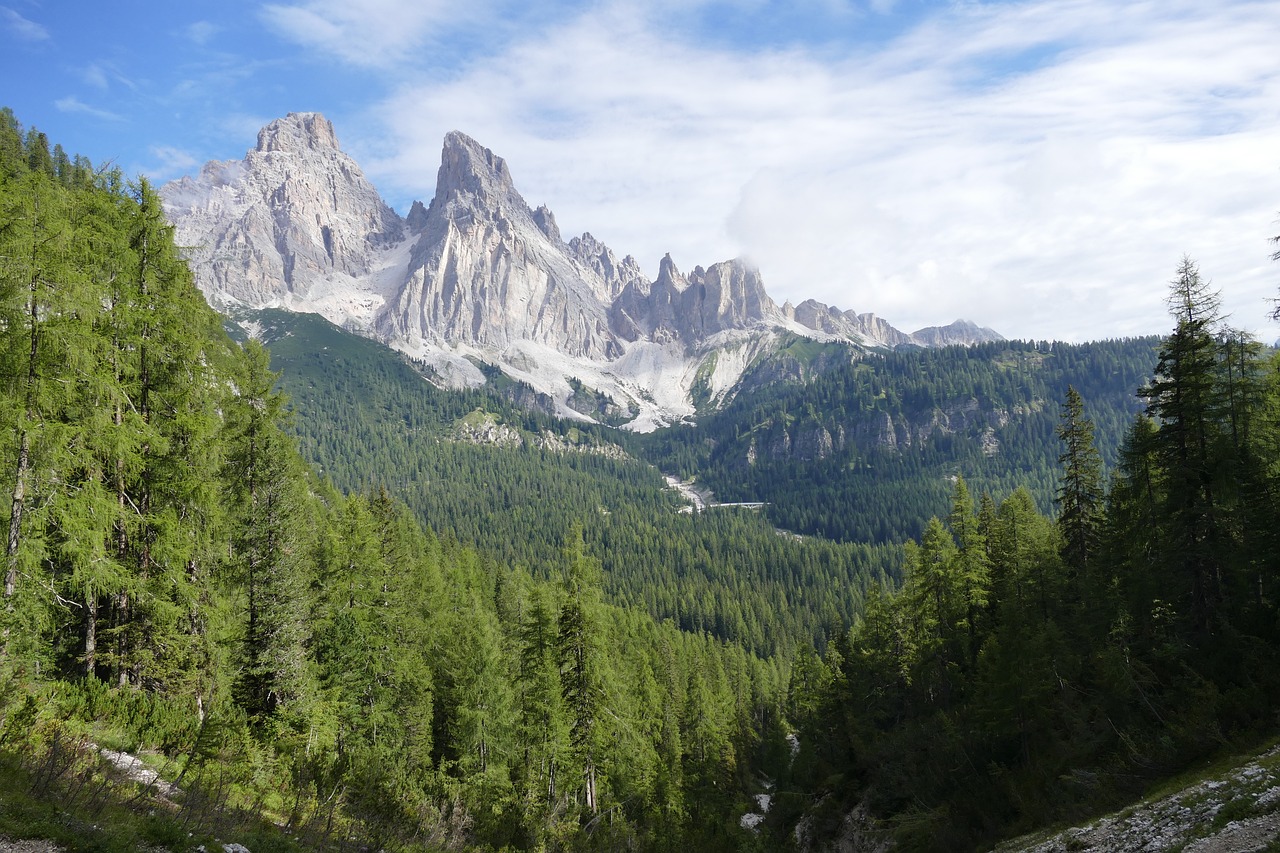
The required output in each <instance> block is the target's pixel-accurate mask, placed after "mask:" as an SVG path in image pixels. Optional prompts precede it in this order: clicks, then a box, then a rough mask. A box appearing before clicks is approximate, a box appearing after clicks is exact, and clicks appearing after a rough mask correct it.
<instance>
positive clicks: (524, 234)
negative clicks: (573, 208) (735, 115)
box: [161, 113, 1001, 431]
mask: <svg viewBox="0 0 1280 853" xmlns="http://www.w3.org/2000/svg"><path fill="white" fill-rule="evenodd" d="M161 194H162V196H163V198H164V199H165V209H166V213H167V215H168V216H169V218H170V220H171V221H172V222H173V224H174V226H175V229H176V237H177V240H178V243H179V244H180V245H183V246H185V247H187V249H186V256H187V259H188V261H189V262H190V264H191V266H192V269H193V271H194V273H195V277H196V281H197V284H198V285H199V287H200V289H201V290H202V291H203V292H204V293H205V295H206V297H207V298H208V299H209V301H210V302H211V304H213V305H215V306H216V307H219V308H220V309H222V310H223V311H224V312H228V311H233V310H234V309H235V308H238V307H239V308H252V309H260V308H267V307H280V308H285V309H287V310H293V311H304V312H311V313H317V314H320V315H322V316H324V317H325V318H326V319H329V320H330V321H332V322H335V323H337V324H339V325H341V326H343V327H345V328H349V329H352V330H354V331H357V332H360V333H362V334H365V335H368V336H371V337H374V338H376V339H378V340H379V341H381V342H383V343H384V344H387V345H388V346H391V347H393V348H394V349H398V350H400V351H402V352H404V353H406V354H407V355H410V356H411V357H413V358H415V359H416V360H418V361H420V362H422V363H424V364H426V365H428V366H429V367H430V368H431V369H432V370H433V371H434V372H435V374H436V376H437V377H438V378H439V379H440V381H441V382H443V383H444V384H449V385H454V386H475V385H479V384H482V383H483V382H484V381H485V377H484V373H483V371H481V370H480V368H479V367H478V366H477V363H488V364H492V365H496V366H497V367H499V368H500V369H501V370H502V371H503V372H505V373H506V374H508V375H509V376H511V377H512V378H514V379H517V380H519V381H523V382H526V383H528V384H529V385H531V386H532V387H533V388H534V389H535V390H537V391H538V392H539V393H542V394H545V395H547V396H548V397H549V398H551V399H552V400H553V401H554V403H555V406H556V407H557V410H558V411H559V413H560V414H562V415H565V416H568V417H576V418H580V419H584V418H585V419H588V420H590V419H591V418H590V417H589V416H588V415H585V414H583V413H582V412H580V411H578V410H576V409H575V408H574V407H573V406H572V405H570V400H571V398H572V397H573V395H574V394H575V393H576V391H575V388H577V387H579V386H585V387H586V388H588V389H590V390H591V391H592V392H593V393H594V394H596V395H598V396H601V397H602V398H607V399H608V400H609V401H611V402H612V404H613V405H614V406H615V407H616V408H617V409H619V410H624V411H632V412H634V413H635V415H636V416H635V418H634V419H633V420H632V421H631V422H630V424H628V426H629V427H630V428H632V429H636V430H640V431H645V430H648V429H652V428H655V427H659V426H663V425H666V424H670V423H673V422H677V421H680V420H688V419H691V418H692V417H693V416H694V415H695V413H696V408H697V407H696V406H695V405H694V402H693V387H694V384H695V382H698V381H702V382H703V383H704V384H706V383H707V382H709V383H710V385H709V386H708V387H706V388H705V389H704V391H705V392H707V393H708V394H709V398H710V399H711V400H712V401H714V400H718V399H722V398H723V397H725V396H726V395H728V394H731V392H732V389H733V387H734V385H735V383H737V382H738V381H739V380H740V379H741V376H742V373H743V371H744V370H745V369H746V367H747V366H748V364H750V363H751V360H752V359H754V358H758V357H760V356H761V355H763V354H765V353H767V352H768V351H769V350H770V347H771V346H773V345H774V344H775V343H776V341H777V340H778V339H779V335H782V334H786V333H791V334H799V335H802V336H804V337H808V338H813V339H817V340H823V341H830V340H837V341H843V342H846V343H848V344H849V345H851V346H852V347H855V348H859V349H864V348H882V349H889V348H893V347H897V346H926V347H927V346H943V345H947V344H953V343H961V344H972V343H978V342H982V341H987V340H999V339H1001V337H1000V336H999V335H998V334H997V333H995V332H993V331H991V330H989V329H983V328H981V327H978V326H976V325H975V324H972V323H968V322H966V321H957V322H956V323H953V324H951V325H949V326H942V327H930V328H927V329H922V330H919V331H918V332H914V333H910V334H908V333H905V332H902V331H900V330H898V329H895V328H893V327H892V326H891V325H890V324H888V323H887V322H885V321H884V320H882V319H881V318H878V317H876V316H875V315H873V314H857V313H855V312H852V311H841V310H839V309H837V308H833V307H830V306H826V305H823V304H822V303H818V302H816V301H814V300H806V301H804V302H802V303H801V304H800V306H798V307H793V306H791V305H790V304H785V305H783V306H778V305H777V304H776V303H775V302H774V301H773V299H772V298H771V297H770V296H769V294H768V292H767V291H766V290H765V287H764V282H763V279H762V278H761V276H760V273H759V271H758V270H757V269H755V268H754V267H753V266H751V265H750V264H748V263H747V262H745V261H743V260H742V259H733V260H728V261H721V262H718V263H714V264H712V265H711V266H709V267H706V268H704V267H702V266H696V267H694V268H693V270H692V271H691V272H690V273H688V274H684V273H682V272H681V271H680V269H679V268H678V267H677V266H676V263H675V261H674V260H673V259H672V258H671V257H670V255H667V256H666V257H664V258H663V259H662V261H661V262H660V265H659V272H658V275H657V277H656V278H655V279H654V280H652V281H651V280H649V279H648V278H647V277H646V276H645V275H644V274H643V272H642V270H641V267H640V265H639V263H638V262H637V261H636V259H635V258H634V257H633V256H631V255H624V256H622V257H619V256H618V254H617V253H615V252H614V251H613V250H612V249H611V248H610V247H609V246H607V245H605V244H604V243H603V242H602V241H600V240H598V239H597V238H595V237H593V236H592V235H591V234H590V233H584V234H582V235H581V236H577V237H573V238H571V239H570V240H569V241H568V242H565V241H564V239H563V238H562V236H561V233H560V230H559V227H558V225H557V223H556V221H555V216H554V214H553V213H552V211H551V210H550V208H548V207H547V206H546V205H541V206H539V207H537V208H532V207H531V206H530V205H529V204H528V203H527V202H526V201H525V199H524V198H523V196H521V194H520V193H519V191H518V190H517V189H516V186H515V182H514V179H513V178H512V175H511V171H510V169H509V167H508V165H507V162H506V160H505V159H503V158H502V157H500V156H498V155H496V154H495V153H494V152H493V151H491V150H490V149H488V148H485V147H484V146H482V145H481V144H480V143H479V142H477V141H476V140H474V139H472V138H471V137H469V136H467V135H466V134H464V133H462V132H460V131H456V130H455V131H450V132H449V133H448V134H446V136H445V138H444V144H443V147H442V153H441V163H440V168H439V171H438V173H437V187H436V192H435V195H434V197H433V198H432V200H431V201H430V203H429V204H426V205H424V204H422V203H421V202H418V201H415V202H414V203H413V205H412V206H411V209H410V211H409V213H408V214H407V215H406V216H405V217H401V216H400V215H399V214H397V213H396V212H395V211H394V210H393V209H392V208H391V207H390V206H389V205H387V204H386V202H385V201H383V199H382V198H381V196H380V195H379V194H378V193H377V190H376V189H375V188H374V187H373V185H372V184H371V183H370V182H369V181H368V179H367V178H365V176H364V174H363V172H362V171H361V170H360V167H359V166H358V164H356V163H355V161H354V160H353V159H352V158H351V157H350V156H348V155H347V154H345V153H344V152H343V151H342V149H341V147H340V145H339V142H338V137H337V134H336V132H335V130H334V127H333V125H332V123H331V122H330V121H329V120H328V119H326V118H325V117H324V116H323V115H321V114H319V113H290V114H288V115H287V116H285V117H284V118H281V119H277V120H275V121H273V122H271V123H270V124H268V125H267V126H266V127H264V128H263V129H262V130H261V131H260V132H259V134H258V140H257V145H256V147H255V148H254V149H252V150H250V151H249V152H247V153H246V155H245V157H244V158H243V159H242V160H240V161H230V160H228V161H215V162H211V163H209V164H206V165H205V166H204V167H203V168H202V169H201V171H200V173H199V175H198V176H197V177H194V178H193V177H184V178H181V179H179V180H176V181H173V182H170V183H169V184H166V185H165V186H164V187H163V188H162V190H161ZM730 353H737V354H738V355H739V356H745V357H736V358H735V357H733V356H732V355H730ZM726 356H728V357H726ZM713 360H714V362H715V364H714V369H711V368H709V367H708V365H710V363H711V362H712V361H713ZM735 367H736V368H737V369H735ZM699 377H701V380H700V379H699Z"/></svg>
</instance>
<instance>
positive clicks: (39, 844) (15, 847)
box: [0, 838, 62, 853]
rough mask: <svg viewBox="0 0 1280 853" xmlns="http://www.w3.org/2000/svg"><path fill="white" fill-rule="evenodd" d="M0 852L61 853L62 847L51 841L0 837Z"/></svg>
mask: <svg viewBox="0 0 1280 853" xmlns="http://www.w3.org/2000/svg"><path fill="white" fill-rule="evenodd" d="M0 853H62V848H61V847H59V846H57V845H56V844H54V843H53V842H52V841H37V840H34V839H33V840H29V841H10V840H9V839H7V838H0Z"/></svg>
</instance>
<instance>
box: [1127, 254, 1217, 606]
mask: <svg viewBox="0 0 1280 853" xmlns="http://www.w3.org/2000/svg"><path fill="white" fill-rule="evenodd" d="M1168 304H1169V307H1170V313H1171V314H1172V315H1173V317H1174V320H1175V321H1176V326H1175V328H1174V331H1173V333H1172V334H1171V335H1170V336H1169V338H1168V339H1167V340H1166V341H1165V344H1164V346H1163V347H1161V349H1160V358H1159V362H1158V363H1157V365H1156V373H1155V377H1154V379H1152V381H1151V383H1150V384H1149V385H1148V386H1147V387H1145V388H1144V389H1142V396H1143V397H1144V398H1146V400H1147V413H1148V414H1149V415H1151V416H1152V417H1154V418H1156V419H1157V421H1158V424H1159V427H1158V431H1157V434H1156V444H1155V449H1156V452H1157V455H1158V459H1159V462H1160V465H1161V467H1162V469H1163V470H1164V473H1165V478H1166V483H1167V486H1166V488H1167V492H1166V497H1165V502H1164V506H1163V511H1162V515H1163V518H1164V520H1165V522H1166V524H1167V528H1166V530H1167V536H1168V538H1169V541H1168V545H1169V549H1170V553H1169V557H1170V561H1171V562H1172V563H1174V564H1176V565H1177V566H1178V567H1179V569H1180V571H1181V573H1182V575H1183V577H1184V578H1185V579H1186V583H1187V589H1188V593H1187V599H1188V603H1187V611H1186V616H1187V618H1188V619H1189V620H1190V622H1191V624H1192V625H1194V626H1196V627H1197V628H1199V629H1200V630H1205V631H1207V630H1211V629H1212V628H1213V627H1214V626H1215V623H1217V622H1218V621H1219V620H1220V619H1224V618H1225V617H1226V613H1225V609H1224V605H1225V603H1226V602H1225V597H1226V583H1225V579H1224V577H1223V567H1222V557H1223V548H1222V545H1223V543H1222V542H1221V541H1220V539H1221V528H1220V522H1221V521H1222V519H1221V518H1220V517H1219V516H1220V513H1221V506H1220V499H1219V494H1218V491H1217V485H1218V484H1217V482H1216V479H1217V478H1216V474H1217V465H1218V461H1219V458H1218V451H1219V438H1220V425H1221V423H1222V421H1223V417H1224V415H1225V412H1226V406H1225V403H1224V400H1223V399H1222V394H1221V387H1222V386H1221V383H1220V382H1219V347H1218V340H1217V333H1218V331H1219V329H1218V325H1219V323H1220V321H1221V297H1220V296H1219V294H1218V292H1217V291H1215V290H1212V289H1211V288H1210V285H1209V283H1208V282H1207V281H1205V280H1203V279H1202V278H1201V277H1200V271H1199V269H1198V268H1197V266H1196V264H1195V262H1194V261H1192V260H1191V259H1190V258H1183V260H1182V262H1181V264H1180V265H1179V266H1178V273H1177V277H1176V278H1175V279H1174V280H1173V281H1172V283H1171V286H1170V293H1169V298H1168Z"/></svg>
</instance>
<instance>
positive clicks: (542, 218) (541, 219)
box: [533, 204, 564, 244]
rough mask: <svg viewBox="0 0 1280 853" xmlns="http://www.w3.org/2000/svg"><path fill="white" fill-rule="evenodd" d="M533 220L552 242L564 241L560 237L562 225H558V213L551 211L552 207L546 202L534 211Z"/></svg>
mask: <svg viewBox="0 0 1280 853" xmlns="http://www.w3.org/2000/svg"><path fill="white" fill-rule="evenodd" d="M533 221H534V222H535V223H537V226H538V229H539V230H540V231H541V232H542V233H543V234H546V235H547V239H548V240H550V241H551V242H552V243H556V244H559V243H562V242H564V241H563V240H561V239H560V226H558V225H556V215H555V214H554V213H552V212H551V208H549V207H547V206H546V205H545V204H540V205H538V209H537V210H535V211H534V212H533Z"/></svg>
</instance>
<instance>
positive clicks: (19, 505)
mask: <svg viewBox="0 0 1280 853" xmlns="http://www.w3.org/2000/svg"><path fill="white" fill-rule="evenodd" d="M30 464H31V435H30V433H28V432H26V431H25V430H24V431H23V433H22V444H21V446H20V448H19V450H18V470H17V476H16V477H15V481H14V484H13V509H12V513H11V514H10V516H9V543H8V546H7V547H6V549H5V556H6V557H7V558H8V569H7V570H6V571H5V575H4V597H5V598H6V599H9V598H12V597H13V594H14V592H16V591H17V588H18V545H19V543H20V542H21V540H22V509H23V506H24V505H25V503H26V498H27V469H28V467H29V466H30Z"/></svg>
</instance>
